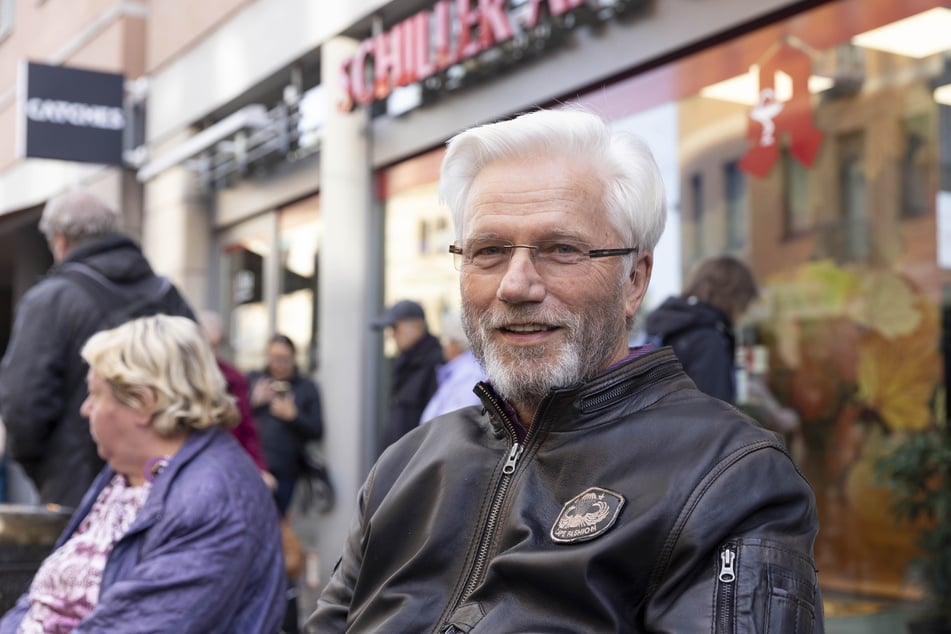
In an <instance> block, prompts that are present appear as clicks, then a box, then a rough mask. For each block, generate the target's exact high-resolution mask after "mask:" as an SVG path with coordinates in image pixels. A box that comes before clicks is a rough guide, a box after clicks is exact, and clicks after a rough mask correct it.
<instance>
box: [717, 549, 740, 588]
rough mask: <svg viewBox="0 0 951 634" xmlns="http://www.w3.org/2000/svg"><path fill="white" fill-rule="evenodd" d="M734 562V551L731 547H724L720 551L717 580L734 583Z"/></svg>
mask: <svg viewBox="0 0 951 634" xmlns="http://www.w3.org/2000/svg"><path fill="white" fill-rule="evenodd" d="M735 561H736V551H735V550H734V549H733V547H732V546H726V547H725V548H724V549H723V550H721V551H720V575H719V577H718V578H719V579H720V581H721V582H723V583H733V582H734V581H736V569H735V568H734V567H733V563H734V562H735Z"/></svg>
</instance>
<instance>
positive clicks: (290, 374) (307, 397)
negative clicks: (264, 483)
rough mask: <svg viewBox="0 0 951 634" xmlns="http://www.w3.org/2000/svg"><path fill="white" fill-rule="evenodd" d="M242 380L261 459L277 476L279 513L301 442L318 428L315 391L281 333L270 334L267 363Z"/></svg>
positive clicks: (293, 479) (288, 495)
mask: <svg viewBox="0 0 951 634" xmlns="http://www.w3.org/2000/svg"><path fill="white" fill-rule="evenodd" d="M248 384H249V385H250V386H251V411H252V413H253V414H254V421H255V423H256V424H257V429H258V436H259V438H260V439H261V448H262V449H263V450H264V461H265V462H266V463H267V468H268V471H269V472H270V473H271V474H272V475H273V476H274V478H275V479H276V480H277V489H276V491H275V493H274V498H275V501H276V502H277V508H278V511H279V512H280V514H281V517H284V516H285V515H286V514H287V509H288V507H289V506H290V504H291V499H292V498H293V496H294V487H295V485H296V483H297V478H298V477H299V475H300V465H301V455H302V452H303V449H304V443H306V442H307V441H308V440H320V439H321V437H322V436H323V433H324V418H323V413H322V410H321V404H320V392H319V390H318V389H317V385H316V384H315V383H314V382H313V381H312V380H311V379H310V378H308V377H306V376H304V375H302V374H301V373H300V372H299V371H298V369H297V361H296V348H295V346H294V342H293V341H291V339H290V338H289V337H288V336H286V335H282V334H275V335H273V336H272V337H271V338H270V340H269V341H268V344H267V366H266V367H265V368H264V369H263V370H260V371H254V372H251V373H250V374H249V375H248Z"/></svg>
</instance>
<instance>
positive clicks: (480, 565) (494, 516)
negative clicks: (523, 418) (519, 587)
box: [437, 388, 535, 634]
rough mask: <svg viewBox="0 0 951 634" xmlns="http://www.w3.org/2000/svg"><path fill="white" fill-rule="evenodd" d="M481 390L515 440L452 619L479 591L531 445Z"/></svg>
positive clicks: (448, 631) (449, 628) (447, 633)
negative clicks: (520, 439) (518, 470)
mask: <svg viewBox="0 0 951 634" xmlns="http://www.w3.org/2000/svg"><path fill="white" fill-rule="evenodd" d="M480 391H481V392H483V395H484V396H487V397H488V398H489V399H490V400H491V401H492V403H493V404H494V405H495V410H496V411H497V412H498V413H499V416H500V418H501V419H502V422H503V425H504V427H505V429H506V431H507V432H508V434H509V437H510V438H511V439H512V446H511V448H510V449H509V452H508V454H507V455H506V457H505V464H504V465H502V477H501V478H500V479H499V484H498V486H497V488H496V490H495V496H494V497H493V498H492V506H491V507H489V514H488V516H487V517H486V520H485V524H484V525H483V527H482V536H481V537H480V539H479V549H478V550H477V551H476V557H475V560H474V561H473V562H472V566H471V567H470V568H469V574H468V581H467V582H466V585H465V587H464V588H463V589H462V593H461V594H460V595H459V598H458V599H457V600H456V602H455V604H454V605H453V606H452V609H451V610H449V611H448V615H449V617H450V618H451V616H452V614H453V612H455V611H456V609H457V608H458V607H459V606H460V605H462V604H463V603H464V602H465V600H466V599H467V598H468V597H469V595H470V594H472V593H473V592H475V589H476V587H478V585H479V582H480V581H481V580H482V575H483V573H484V572H485V566H486V564H487V563H488V559H489V551H490V550H491V545H492V541H493V540H494V538H495V529H496V527H497V526H498V522H499V514H500V513H501V512H502V503H503V502H504V501H505V496H506V494H507V493H508V489H509V484H510V483H511V481H512V475H513V474H514V473H515V467H516V466H517V465H518V460H519V458H521V457H522V453H523V452H524V451H525V445H527V444H528V437H526V439H525V443H524V444H523V443H520V442H518V436H517V435H516V434H515V429H514V428H513V426H512V423H511V421H509V419H508V417H507V416H506V415H505V413H504V410H503V409H502V408H501V407H500V406H499V403H498V401H497V400H496V399H495V398H494V397H493V396H492V395H491V394H490V393H488V392H486V391H485V389H484V388H480ZM534 429H535V424H534V422H533V423H532V426H531V427H530V428H529V436H531V431H532V430H534ZM437 631H438V632H441V633H442V634H453V633H454V632H456V631H457V629H456V626H455V625H453V624H452V623H449V624H446V625H445V626H443V627H441V628H437Z"/></svg>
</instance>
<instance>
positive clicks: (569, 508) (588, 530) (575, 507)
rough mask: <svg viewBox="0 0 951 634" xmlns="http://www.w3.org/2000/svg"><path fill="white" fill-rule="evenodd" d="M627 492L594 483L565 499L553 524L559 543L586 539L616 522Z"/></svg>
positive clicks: (603, 531)
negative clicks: (597, 485)
mask: <svg viewBox="0 0 951 634" xmlns="http://www.w3.org/2000/svg"><path fill="white" fill-rule="evenodd" d="M622 506H624V496H622V495H621V494H620V493H615V492H614V491H608V490H607V489H602V488H600V487H591V488H590V489H587V490H585V491H584V492H583V493H581V494H580V495H577V496H575V497H573V498H572V499H570V500H568V501H567V502H565V505H564V506H563V507H561V513H559V514H558V517H557V518H556V519H555V523H554V525H552V527H551V538H552V540H554V541H555V542H557V543H559V544H573V543H576V542H586V541H588V540H591V539H594V538H595V537H598V536H600V535H603V534H604V533H606V532H607V530H608V529H609V528H611V527H612V526H614V522H615V521H617V518H618V515H619V514H620V513H621V507H622Z"/></svg>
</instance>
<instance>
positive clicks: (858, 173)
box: [836, 131, 870, 261]
mask: <svg viewBox="0 0 951 634" xmlns="http://www.w3.org/2000/svg"><path fill="white" fill-rule="evenodd" d="M838 146H839V211H840V214H841V216H840V218H841V220H840V222H839V224H838V226H837V227H836V233H837V234H838V235H837V242H838V245H837V246H839V248H840V251H839V253H838V254H836V255H838V257H840V258H842V259H844V260H846V261H852V260H864V259H867V258H868V255H869V250H870V245H869V229H870V227H869V222H868V195H867V194H868V183H867V182H866V178H865V133H864V132H863V131H856V132H849V133H846V134H842V135H840V136H839V138H838Z"/></svg>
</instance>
